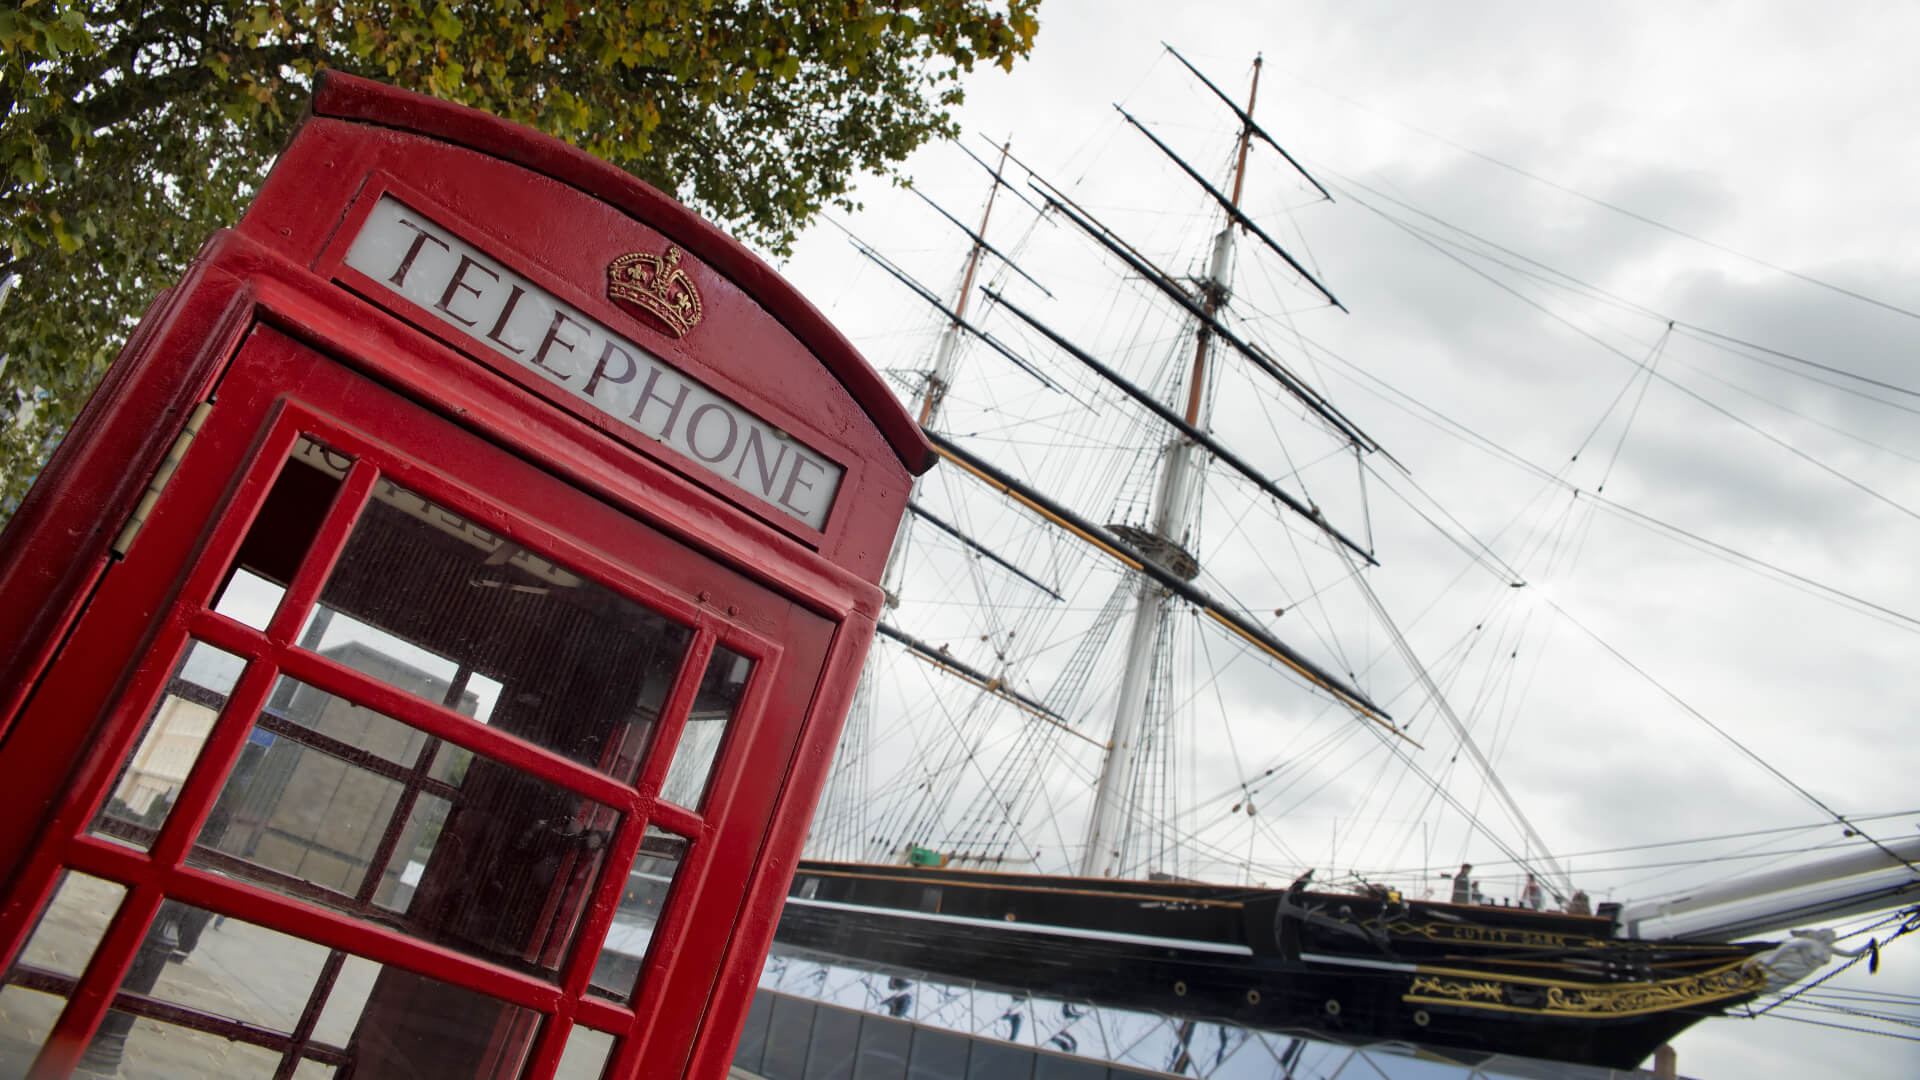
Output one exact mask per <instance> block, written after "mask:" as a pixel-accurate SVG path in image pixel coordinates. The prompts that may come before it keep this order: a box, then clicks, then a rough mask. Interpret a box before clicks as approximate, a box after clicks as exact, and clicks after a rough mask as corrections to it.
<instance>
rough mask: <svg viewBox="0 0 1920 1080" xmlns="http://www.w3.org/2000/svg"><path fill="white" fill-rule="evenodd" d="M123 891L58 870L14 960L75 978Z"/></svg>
mask: <svg viewBox="0 0 1920 1080" xmlns="http://www.w3.org/2000/svg"><path fill="white" fill-rule="evenodd" d="M126 895H127V889H126V886H124V885H120V884H118V883H116V882H112V881H104V880H102V879H100V878H97V877H93V876H92V875H89V874H82V873H80V872H79V871H77V870H68V871H66V872H64V873H62V874H61V875H60V886H59V888H57V889H55V890H54V893H53V899H52V900H51V901H50V902H48V904H47V909H46V910H45V911H43V912H41V913H40V921H39V922H38V923H37V924H36V925H35V926H34V928H33V936H32V937H30V938H28V939H27V944H26V947H24V948H22V949H21V950H20V958H19V960H18V961H16V963H18V964H20V965H21V966H24V967H36V968H40V969H42V970H45V971H51V972H55V973H57V974H60V975H66V976H69V977H72V978H79V976H80V972H82V971H84V970H85V969H86V966H87V961H88V960H91V959H93V950H94V949H95V948H96V947H97V946H99V944H100V938H101V937H102V936H103V935H104V934H106V932H107V921H108V920H109V919H112V918H113V913H114V912H116V911H119V910H120V901H121V900H123V899H125V898H126ZM0 1075H4V1074H0Z"/></svg>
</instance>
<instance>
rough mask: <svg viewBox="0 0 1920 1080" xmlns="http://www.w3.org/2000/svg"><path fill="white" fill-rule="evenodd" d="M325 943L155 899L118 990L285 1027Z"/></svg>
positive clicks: (308, 991)
mask: <svg viewBox="0 0 1920 1080" xmlns="http://www.w3.org/2000/svg"><path fill="white" fill-rule="evenodd" d="M327 951H328V950H327V947H326V946H324V945H316V944H314V943H313V942H311V941H306V940H303V939H301V938H296V937H290V936H288V935H286V934H282V933H279V932H278V931H274V930H269V929H267V928H266V927H264V926H255V925H254V924H252V923H249V922H242V921H241V920H239V919H229V918H223V917H219V916H216V915H214V913H213V912H211V911H206V910H203V909H201V908H197V907H193V906H191V905H189V904H183V903H181V902H179V901H177V900H167V901H164V902H162V903H161V905H160V911H159V913H158V914H157V915H156V916H155V917H154V920H153V925H152V926H151V927H149V928H148V930H147V936H146V939H145V940H144V941H142V942H141V943H140V949H139V951H138V952H136V953H135V954H134V959H133V964H132V965H131V966H130V967H129V968H128V969H127V976H126V978H125V979H123V980H121V982H120V989H121V991H122V992H131V993H136V994H145V995H146V996H147V997H150V998H153V999H154V1000H156V1001H164V1002H167V1003H169V1004H173V1005H179V1006H182V1007H184V1008H188V1009H192V1010H193V1011H195V1012H199V1013H206V1014H210V1015H211V1016H214V1017H224V1018H227V1019H231V1020H239V1021H242V1022H245V1023H247V1024H251V1025H253V1026H254V1027H258V1028H264V1029H266V1030H268V1031H275V1032H279V1033H280V1034H283V1035H285V1034H290V1033H291V1032H292V1031H293V1029H294V1026H295V1025H296V1024H298V1023H299V1022H300V1013H301V1011H302V1010H304V1009H305V1008H306V1007H307V1000H308V999H309V998H310V997H312V996H313V989H314V986H315V984H316V983H317V982H318V980H319V977H320V969H321V966H322V965H323V964H325V963H326V959H327Z"/></svg>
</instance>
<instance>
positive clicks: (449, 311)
mask: <svg viewBox="0 0 1920 1080" xmlns="http://www.w3.org/2000/svg"><path fill="white" fill-rule="evenodd" d="M346 264H347V265H348V266H351V267H353V268H354V269H355V270H358V271H360V272H361V273H363V274H365V275H366V276H367V277H369V278H371V279H373V280H374V281H375V282H378V283H379V284H380V285H382V286H384V287H385V288H386V289H388V290H389V291H391V292H393V293H396V294H398V295H400V296H403V297H405V298H406V299H408V300H410V301H412V302H413V303H414V305H415V306H417V307H419V308H421V309H422V310H424V311H427V312H430V313H432V314H433V316H434V317H435V318H437V319H439V320H440V321H441V322H444V323H446V324H447V325H448V326H451V327H453V328H454V329H456V330H459V331H461V332H463V333H464V334H466V335H467V336H469V337H471V338H473V339H474V340H476V341H479V342H480V343H482V344H483V345H485V346H486V347H487V348H489V349H491V350H492V351H493V352H494V353H496V354H498V355H499V356H502V357H504V358H506V359H508V360H511V361H512V362H513V363H515V364H517V365H518V366H520V367H521V368H522V369H524V370H527V371H531V372H534V373H536V374H537V375H539V376H540V378H542V379H545V380H546V381H547V382H549V383H552V384H553V385H555V386H558V387H560V388H561V389H563V390H565V391H566V392H567V393H569V394H571V395H572V396H573V397H575V398H578V399H579V400H581V401H585V402H587V403H589V404H591V405H593V406H594V407H595V408H598V409H600V410H601V411H603V412H605V413H607V414H609V415H611V416H613V417H614V418H615V419H617V420H619V421H621V422H622V423H624V424H625V425H626V426H627V427H629V428H631V429H633V430H634V431H636V432H639V433H640V434H642V435H645V436H646V437H647V438H649V439H652V440H654V441H656V442H660V443H664V444H666V445H667V446H670V447H672V448H673V449H674V450H676V451H678V452H679V453H680V454H682V455H683V456H685V457H686V458H687V459H688V460H690V461H692V462H694V463H695V464H696V465H699V466H701V467H702V468H704V469H706V470H707V471H708V472H710V473H712V474H713V475H714V476H717V477H719V478H720V479H722V480H724V481H726V482H727V483H728V484H730V485H732V486H733V487H736V488H739V489H740V490H742V491H744V492H746V493H747V494H749V495H751V496H753V497H754V498H756V499H758V500H760V501H761V502H764V503H766V504H767V505H769V506H772V507H774V508H775V509H777V510H779V511H780V512H781V513H783V514H787V515H789V516H791V517H793V518H796V519H798V520H800V521H803V522H805V523H807V524H808V525H811V526H813V527H814V528H815V529H824V528H825V527H826V523H827V512H828V511H829V510H830V509H832V507H833V497H834V494H835V493H836V492H838V491H839V489H840V481H841V479H842V478H843V476H844V475H845V473H846V470H845V469H843V468H842V467H841V466H839V465H837V464H835V463H834V462H832V461H829V460H828V459H827V458H825V457H823V456H821V455H820V454H819V453H817V452H815V451H814V450H812V449H810V448H808V447H806V446H803V445H801V443H800V442H799V441H798V440H796V439H794V438H793V437H792V436H790V435H788V434H787V433H785V432H783V431H781V430H780V429H779V428H777V427H775V426H773V425H772V424H769V423H767V422H766V421H765V420H762V419H760V418H759V417H758V416H755V415H754V414H753V413H750V412H748V411H747V410H746V409H743V408H741V407H740V406H739V405H736V404H735V403H733V402H732V401H729V400H728V399H726V398H724V397H722V396H720V395H719V394H717V393H714V392H713V391H712V390H711V389H708V388H707V387H706V386H705V385H703V384H701V383H700V382H698V381H697V380H695V379H692V378H690V377H688V376H687V375H686V374H684V373H682V372H681V371H679V370H678V369H676V368H674V367H672V366H670V365H668V364H667V362H666V361H664V360H662V359H660V358H659V357H657V356H655V355H653V354H652V353H650V352H648V351H647V350H645V349H643V348H641V347H640V346H638V345H636V344H634V343H633V342H631V341H628V340H627V339H626V338H623V337H621V336H620V335H618V334H616V333H614V332H613V331H612V330H609V329H608V328H607V327H606V326H604V325H602V324H601V323H600V322H598V321H597V320H595V319H593V318H590V317H589V316H587V315H586V314H585V313H584V312H582V311H580V309H578V308H576V307H574V306H572V305H571V304H568V303H566V302H564V301H562V300H561V299H559V298H558V297H556V296H554V295H553V294H552V293H550V292H547V291H546V290H545V289H543V288H541V287H540V286H538V285H535V284H534V283H533V282H532V281H529V280H528V279H527V278H525V277H522V276H521V275H520V274H517V273H515V272H514V271H513V270H511V269H509V268H508V267H507V266H506V265H505V264H503V263H501V262H500V261H499V260H497V259H494V258H491V257H489V256H488V255H486V254H485V253H484V252H482V251H480V250H479V249H477V248H475V247H474V246H473V245H471V244H468V243H467V242H465V241H464V240H461V239H460V238H459V237H458V236H456V235H454V233H453V232H452V231H451V230H449V229H445V228H442V227H441V226H439V225H437V224H435V223H434V222H432V221H430V220H429V219H427V218H426V217H425V216H424V215H422V214H420V213H418V212H416V211H414V210H413V209H412V208H410V207H408V206H405V205H404V204H402V203H400V202H399V201H398V200H396V199H394V198H393V197H392V196H390V195H387V196H382V197H381V199H380V201H379V203H378V204H376V205H375V206H374V208H373V212H372V213H370V214H369V215H367V220H366V223H365V224H364V225H362V226H361V227H360V232H359V235H357V236H355V237H354V239H353V245H352V246H351V247H350V248H348V249H347V258H346Z"/></svg>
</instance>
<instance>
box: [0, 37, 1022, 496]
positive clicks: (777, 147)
mask: <svg viewBox="0 0 1920 1080" xmlns="http://www.w3.org/2000/svg"><path fill="white" fill-rule="evenodd" d="M1038 4H1039V0H882V2H878V3H876V2H874V0H837V2H818V3H815V2H809V0H764V2H756V0H627V2H626V3H615V4H599V3H592V2H587V0H452V2H447V0H386V2H379V0H262V2H254V0H16V2H13V3H8V4H5V5H0V280H4V279H5V278H6V277H7V276H8V275H9V274H18V275H19V278H18V282H17V285H16V287H15V289H14V291H13V293H12V295H11V297H10V298H9V299H7V301H6V302H5V306H4V307H0V356H4V357H5V358H6V360H5V367H4V368H3V369H0V520H4V517H5V515H6V514H8V513H10V512H11V509H12V507H13V506H15V505H17V503H18V500H19V497H20V495H21V494H22V493H23V492H24V491H25V489H26V486H27V484H28V483H29V482H30V481H31V479H32V476H33V475H34V473H35V472H36V471H37V470H38V468H39V465H40V464H41V463H42V462H43V461H44V458H45V454H46V452H47V451H48V449H49V448H50V447H51V446H52V444H53V443H54V441H55V440H57V439H58V437H59V434H60V433H61V432H62V431H64V430H65V428H66V426H67V425H68V424H69V423H70V422H71V421H72V419H73V416H74V415H75V414H76V413H77V412H78V410H79V407H80V406H81V404H83V403H84V400H85V397H86V394H87V393H88V392H89V390H90V389H91V388H92V386H93V384H94V383H95V382H96V381H97V380H98V378H99V377H100V375H101V374H102V373H103V372H104V371H105V369H106V366H107V365H108V364H109V363H110V362H111V361H112V359H113V356H114V354H115V353H116V352H117V350H118V349H119V347H120V344H121V342H122V341H123V340H124V338H125V335H126V333H127V331H128V330H129V329H130V328H131V327H132V325H133V324H134V322H135V321H137V319H138V318H139V315H140V312H141V310H142V309H143V307H144V305H145V304H146V303H147V301H148V300H149V299H150V297H151V296H152V295H153V293H154V292H155V291H156V290H157V289H158V288H159V287H160V286H161V285H163V284H165V283H166V282H167V281H169V280H170V279H172V278H174V277H177V276H178V275H179V273H180V272H181V270H182V269H183V268H184V266H185V264H186V261H187V260H188V259H189V258H191V256H192V254H193V252H194V250H195V249H196V248H197V247H198V245H199V243H200V242H201V240H202V239H203V238H204V237H205V236H206V235H207V234H208V233H209V232H211V231H212V230H214V229H216V228H219V227H221V226H224V225H230V224H232V223H233V222H234V221H235V220H236V219H237V217H238V215H239V211H240V210H241V208H242V207H243V206H244V205H245V203H246V200H247V199H248V198H249V197H250V196H251V194H252V192H253V190H254V188H255V187H256V185H257V184H258V182H259V181H260V179H261V178H262V177H263V176H264V172H265V167H266V165H267V163H268V162H269V161H270V159H271V156H272V154H273V153H274V151H275V150H276V149H277V148H278V147H279V145H280V144H281V143H282V142H284V141H285V139H286V137H287V135H288V133H289V130H290V128H291V125H292V124H293V122H294V121H295V120H297V119H298V117H299V115H300V112H301V110H302V108H303V107H304V105H305V102H306V98H307V96H308V94H309V91H310V89H311V85H312V76H313V74H314V72H316V71H318V70H320V69H321V68H332V69H336V70H341V71H349V72H353V73H355V74H359V75H367V76H370V77H373V78H377V79H382V80H385V81H388V82H392V83H395V84H397V85H400V86H404V87H407V88H409V89H413V90H419V91H424V92H426V93H429V94H434V95H436V96H439V97H443V98H447V99H450V100H454V101H459V102H462V103H464V104H468V105H473V106H475V107H477V108H480V109H484V110H486V111H488V112H492V113H496V114H498V115H500V116H504V117H506V118H508V119H510V120H515V121H518V122H521V123H524V124H529V125H532V126H534V127H537V128H540V129H542V130H545V131H547V132H550V133H552V134H554V135H557V136H559V137H560V138H562V139H565V140H567V141H569V142H572V143H575V144H576V145H579V146H582V147H584V148H586V149H587V150H589V151H591V152H592V153H594V154H597V155H599V156H600V157H603V158H605V159H607V160H608V161H611V162H613V163H615V164H617V165H619V166H621V167H623V168H625V169H627V170H629V171H631V172H633V173H634V174H636V175H638V176H639V177H641V178H642V179H644V180H646V181H648V182H649V183H652V184H653V185H655V186H656V187H659V188H661V189H663V190H666V191H669V192H673V193H675V194H676V195H677V196H678V197H679V198H681V199H682V200H683V201H686V202H688V203H690V204H691V205H693V206H695V207H698V208H699V209H701V210H702V211H704V212H705V213H707V214H708V215H709V216H711V217H713V218H715V219H716V220H718V221H720V222H721V223H722V224H723V225H724V226H726V227H728V228H729V229H731V230H732V231H734V232H735V233H736V234H737V235H741V236H743V237H744V238H746V239H748V240H750V241H753V242H757V243H759V244H762V245H764V246H766V247H769V248H771V249H773V250H775V251H784V250H785V249H786V247H787V246H788V245H789V244H790V243H791V241H792V239H793V237H794V234H795V231H796V230H797V229H798V228H799V227H800V226H801V225H803V224H804V223H805V222H806V221H807V220H809V219H810V218H811V217H812V216H813V215H814V214H816V213H817V212H819V211H820V210H821V209H822V208H823V207H825V206H827V205H830V204H836V203H837V204H840V205H847V202H846V200H847V192H848V191H849V188H850V185H851V184H852V182H853V181H854V180H855V179H856V178H857V177H858V176H859V175H861V174H864V173H875V172H881V173H884V172H886V171H888V170H889V169H891V168H892V167H893V166H894V165H895V164H896V163H898V162H899V161H900V160H901V159H903V158H904V157H905V156H906V155H907V154H908V153H909V152H910V151H911V150H913V149H914V148H915V147H917V146H919V145H921V144H922V143H924V142H926V141H927V140H928V139H930V138H933V137H936V136H940V135H946V134H950V133H951V127H952V121H951V119H950V116H949V112H948V110H949V109H950V108H951V107H952V106H953V105H955V104H957V103H959V101H960V100H961V86H960V81H959V80H960V76H961V75H962V74H963V73H965V72H967V71H969V70H971V69H972V68H973V66H974V65H975V64H977V63H990V64H995V65H998V66H1000V67H1003V68H1010V67H1011V66H1012V65H1013V63H1014V62H1015V61H1016V60H1018V59H1020V58H1022V57H1024V56H1025V55H1026V54H1027V52H1028V50H1029V48H1030V47H1031V45H1032V41H1033V35H1034V33H1035V30H1036V29H1037V25H1038V24H1037V22H1036V21H1035V10H1036V8H1037V6H1038Z"/></svg>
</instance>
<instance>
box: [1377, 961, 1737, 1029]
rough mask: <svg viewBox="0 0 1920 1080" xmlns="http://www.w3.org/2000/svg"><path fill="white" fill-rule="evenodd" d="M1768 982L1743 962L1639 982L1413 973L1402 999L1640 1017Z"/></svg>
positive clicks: (1507, 1009)
mask: <svg viewBox="0 0 1920 1080" xmlns="http://www.w3.org/2000/svg"><path fill="white" fill-rule="evenodd" d="M1766 985H1767V976H1766V972H1765V970H1763V969H1761V968H1760V967H1759V966H1758V965H1754V964H1748V963H1747V962H1746V961H1744V960H1741V961H1735V962H1734V963H1731V964H1728V965H1727V966H1725V967H1722V968H1717V969H1715V970H1713V971H1709V972H1705V973H1702V974H1699V975H1688V976H1685V977H1682V978H1677V979H1656V980H1649V981H1647V982H1636V983H1606V984H1594V983H1586V984H1582V983H1560V982H1549V981H1547V980H1544V979H1517V978H1516V979H1502V978H1491V979H1490V978H1485V977H1479V976H1472V977H1469V976H1467V975H1466V974H1465V973H1455V972H1447V973H1439V974H1419V975H1416V976H1414V979H1413V985H1412V986H1410V987H1408V989H1407V993H1406V994H1404V995H1402V998H1401V1000H1403V1001H1408V1002H1415V1003H1426V1004H1435V1005H1449V1004H1450V1005H1465V1006H1467V1007H1469V1008H1476V1009H1498V1010H1501V1011H1503V1012H1523V1013H1532V1014H1535V1015H1538V1016H1565V1017H1580V1016H1637V1015H1641V1014H1644V1013H1656V1012H1666V1011H1668V1010H1670V1009H1680V1008H1689V1007H1694V1006H1699V1005H1707V1004H1711V1003H1713V1002H1716V1001H1724V1000H1726V999H1728V998H1734V997H1741V996H1743V995H1746V994H1753V993H1758V992H1759V991H1761V990H1763V989H1765V988H1766Z"/></svg>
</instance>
